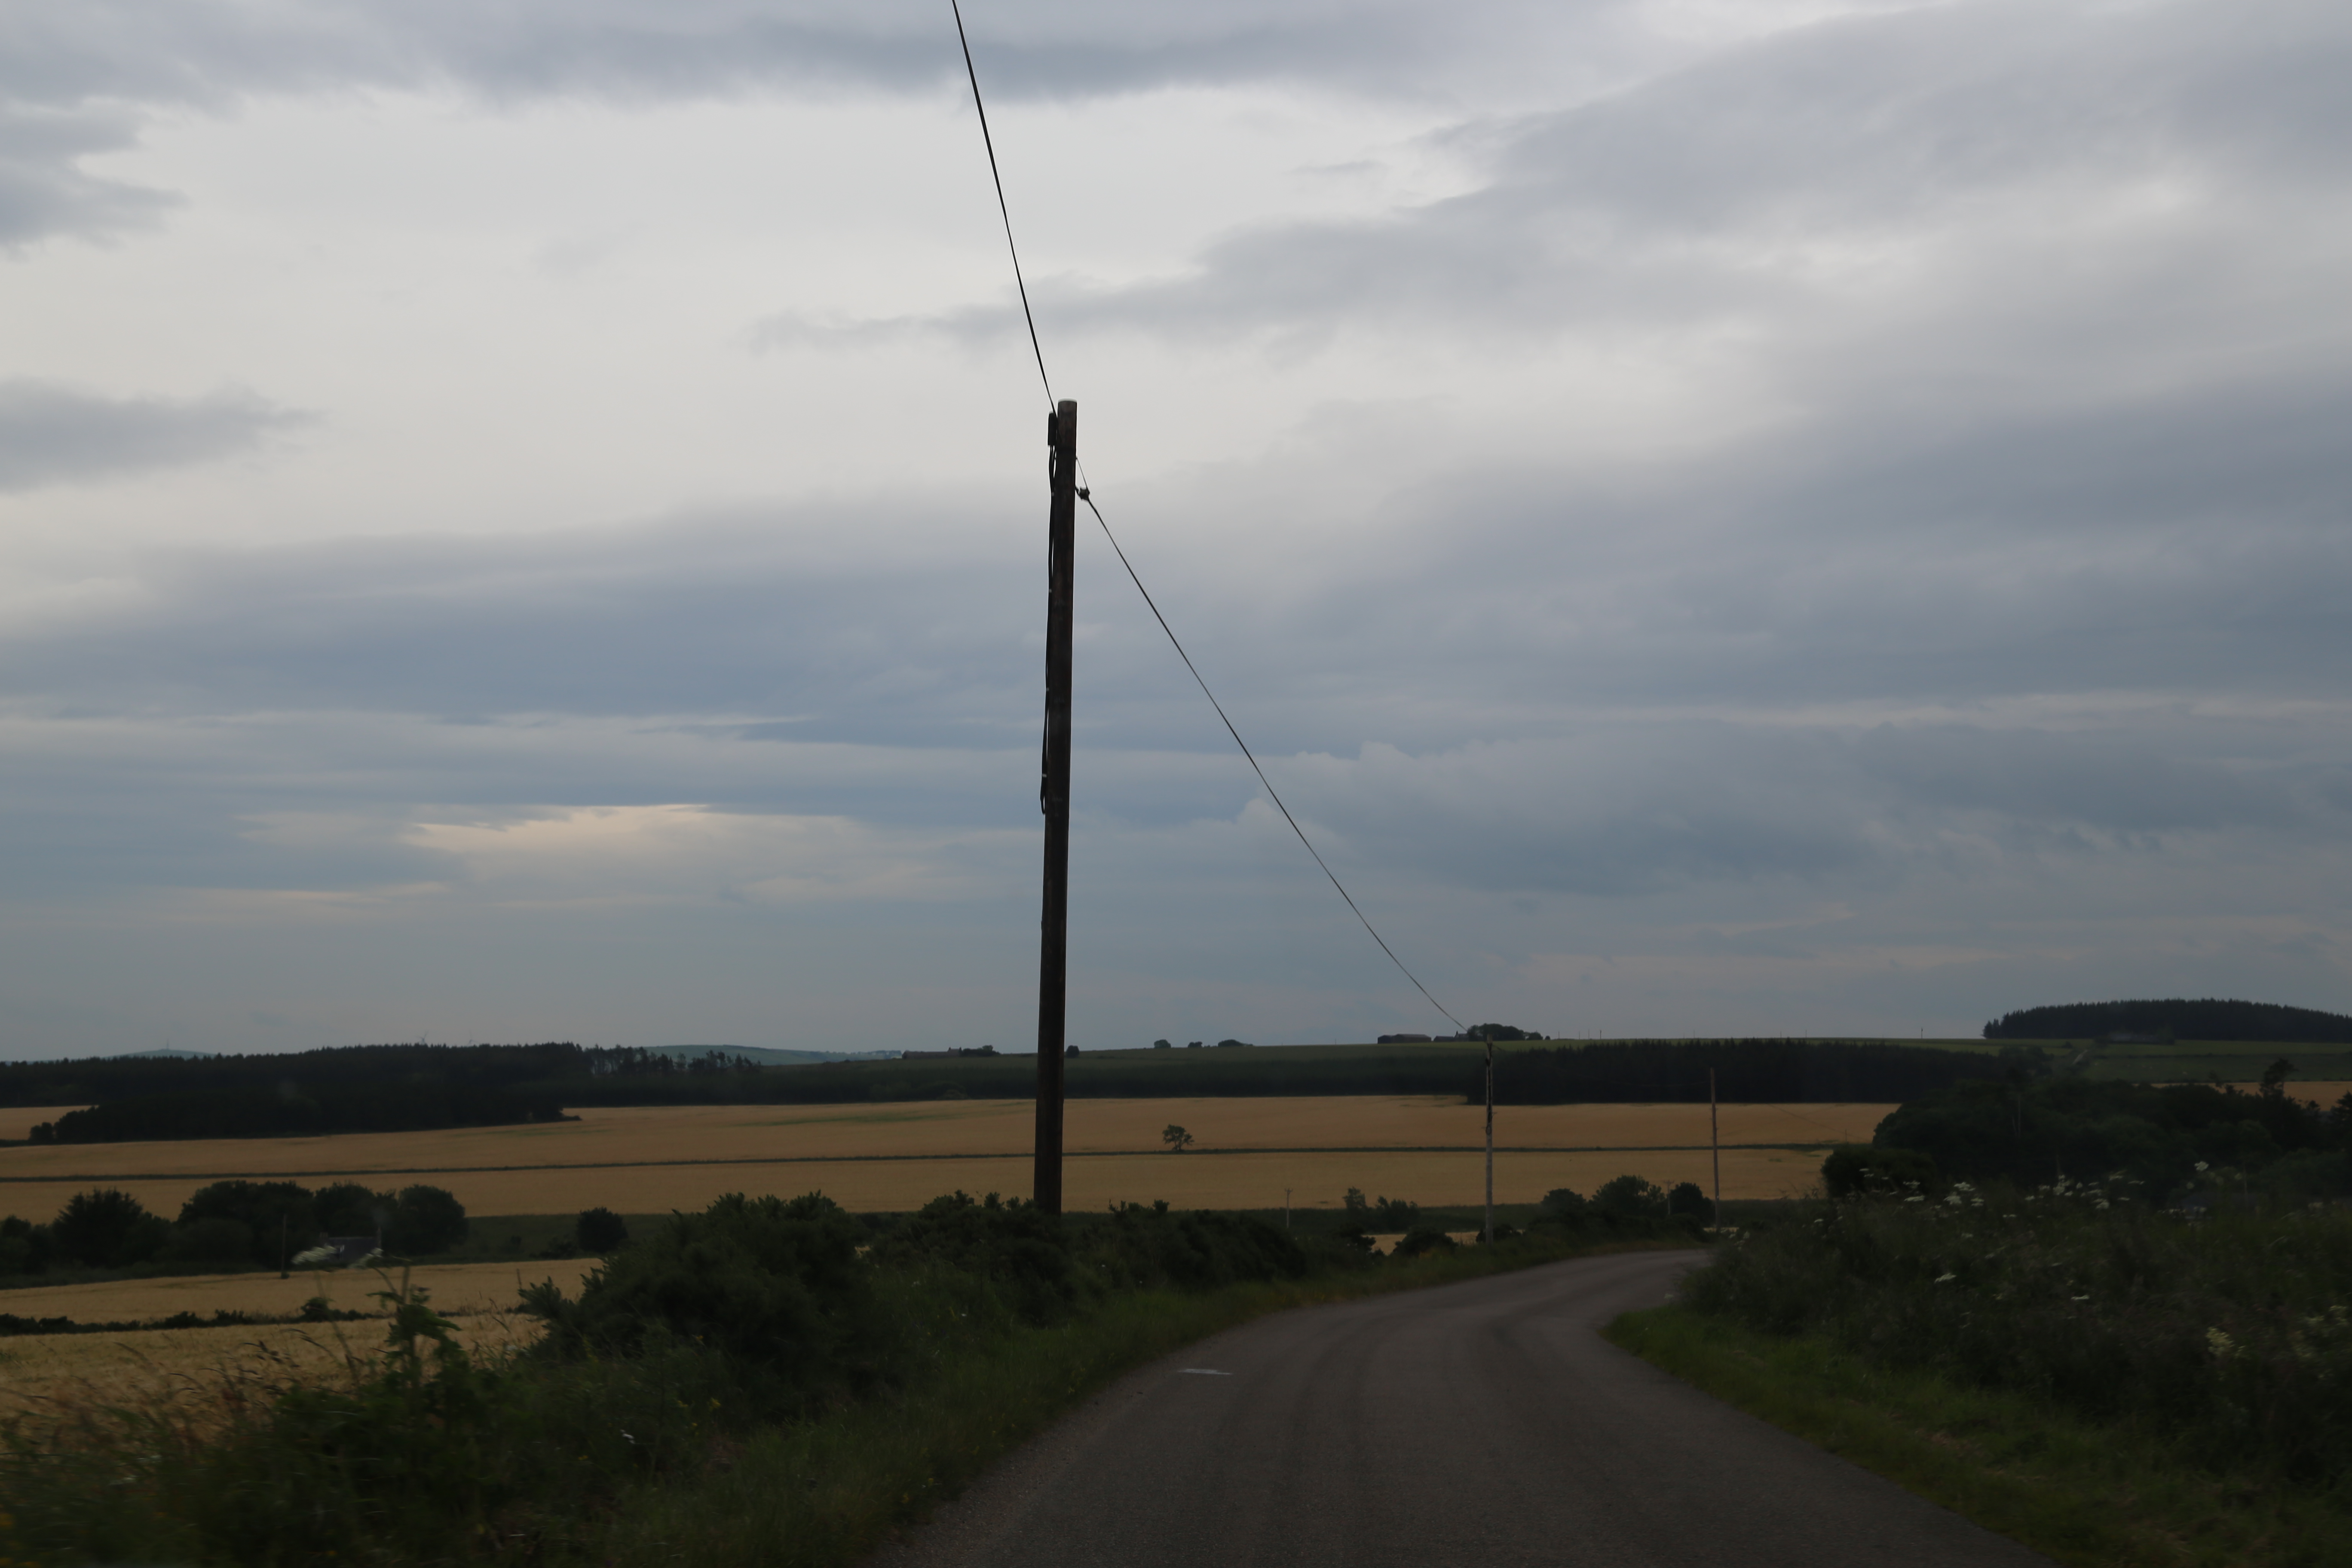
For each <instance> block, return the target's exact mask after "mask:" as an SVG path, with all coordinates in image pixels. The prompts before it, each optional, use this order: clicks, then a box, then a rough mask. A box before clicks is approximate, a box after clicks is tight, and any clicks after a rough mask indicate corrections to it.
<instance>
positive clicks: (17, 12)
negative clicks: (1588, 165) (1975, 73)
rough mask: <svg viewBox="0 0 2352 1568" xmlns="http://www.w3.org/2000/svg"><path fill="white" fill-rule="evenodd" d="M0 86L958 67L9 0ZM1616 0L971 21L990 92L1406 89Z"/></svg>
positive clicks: (538, 15) (902, 30)
mask: <svg viewBox="0 0 2352 1568" xmlns="http://www.w3.org/2000/svg"><path fill="white" fill-rule="evenodd" d="M8 9H9V12H10V17H9V22H10V31H11V42H12V47H11V48H10V50H9V51H8V58H7V61H6V62H5V64H0V92H6V93H8V94H10V95H12V96H16V97H19V98H26V99H33V100H41V101H59V100H67V101H71V100H79V99H88V98H118V99H130V100H151V101H152V100H172V101H199V102H201V101H210V100H220V99H225V98H230V97H234V96H236V95H237V94H240V93H244V92H256V91H259V92H267V91H282V90H302V89H313V88H320V87H337V86H343V85H349V84H370V85H393V86H408V85H417V84H424V83H435V82H454V83H456V84H457V85H459V86H461V87H463V88H467V89H474V90H479V91H485V92H488V93H491V94H493V95H498V96H506V95H527V94H539V93H549V92H604V93H614V94H622V95H633V96H673V95H676V96H702V95H707V94H709V93H713V92H720V91H726V90H729V89H738V88H744V87H753V86H759V87H768V86H791V87H800V88H819V89H821V88H824V87H825V86H827V85H829V84H838V85H844V86H855V87H859V88H869V89H870V88H877V87H878V88H883V89H909V88H919V87H929V86H931V85H934V84H938V83H941V82H945V81H948V80H951V79H953V78H954V77H955V76H956V75H958V74H959V73H960V72H961V66H962V60H961V56H960V55H959V53H958V52H957V48H956V40H955V33H954V26H953V23H952V21H951V20H950V17H949V16H947V14H946V12H945V9H944V7H940V6H934V5H928V4H921V3H919V0H878V3H872V4H859V3H854V0H781V3H779V0H768V3H756V4H755V3H751V0H674V3H673V4H669V5H661V6H652V7H649V6H646V5H642V4H638V3H636V0H585V3H581V0H520V3H517V4H510V5H496V6H484V5H469V4H466V3H464V0H417V3H414V4H404V5H391V4H383V3H382V0H331V3H328V4H320V5H306V6H299V7H291V8H289V7H257V6H253V5H240V4H236V3H235V0H182V3H175V0H87V3H85V4H81V5H72V6H54V5H39V4H37V0H31V3H27V0H19V3H17V4H15V5H11V6H9V7H8ZM967 20H968V22H969V24H970V26H971V31H972V34H973V49H974V53H975V54H976V55H977V56H978V57H979V58H980V61H981V64H982V69H983V70H984V72H985V73H986V75H985V79H986V81H987V82H988V84H989V86H990V88H991V89H992V90H993V91H996V92H999V93H1002V94H1003V95H1005V96H1007V97H1013V96H1050V97H1060V98H1074V97H1086V96H1090V95H1094V94H1099V93H1109V92H1124V91H1132V90H1137V89H1144V88H1150V87H1156V86H1163V85H1169V84H1173V83H1187V82H1210V83H1214V84H1217V85H1230V84H1231V83H1233V82H1234V81H1237V80H1249V79H1268V78H1276V79H1314V80H1318V81H1324V82H1328V83H1333V84H1336V85H1341V86H1356V87H1363V88H1368V89H1374V90H1380V91H1385V92H1402V93H1410V94H1412V95H1414V96H1420V95H1423V94H1425V93H1428V92H1431V91H1433V90H1442V89H1443V88H1444V85H1449V77H1450V76H1451V73H1452V72H1453V71H1454V70H1455V69H1457V68H1459V67H1461V66H1462V65H1463V64H1465V62H1470V61H1475V62H1477V64H1478V65H1479V66H1480V67H1481V68H1482V69H1484V70H1488V71H1491V69H1492V68H1494V67H1495V66H1496V64H1497V63H1498V57H1499V58H1500V63H1503V64H1505V65H1506V66H1507V65H1508V63H1509V60H1510V59H1511V58H1512V57H1517V58H1518V59H1519V60H1520V61H1521V62H1522V67H1523V68H1529V69H1534V68H1540V67H1541V65H1543V64H1544V63H1547V62H1545V61H1541V60H1537V61H1530V60H1528V56H1530V55H1535V56H1539V57H1549V61H1548V63H1549V66H1550V71H1549V74H1550V75H1551V77H1552V78H1553V79H1555V80H1557V79H1559V77H1560V76H1561V75H1569V76H1571V77H1572V76H1575V75H1577V74H1579V73H1580V72H1581V71H1583V70H1585V69H1588V68H1589V62H1590V61H1591V58H1594V57H1597V56H1602V55H1608V56H1622V55H1626V54H1629V53H1637V52H1640V51H1641V50H1642V49H1643V48H1645V47H1654V46H1648V45H1645V44H1643V42H1641V41H1640V40H1639V37H1638V33H1637V29H1636V27H1635V26H1634V23H1633V6H1631V5H1627V4H1625V3H1623V0H1585V3H1583V4H1577V5H1534V4H1525V3H1517V0H1513V3H1491V0H1490V3H1488V4H1482V5H1458V6H1453V7H1449V8H1448V9H1447V10H1445V11H1444V12H1442V13H1441V12H1436V11H1433V10H1432V9H1430V8H1429V7H1427V6H1424V5H1412V4H1407V3H1405V0H1354V3H1343V0H1317V3H1311V4H1299V5H1287V6H1284V7H1281V8H1279V9H1278V10H1275V11H1268V10H1267V9H1266V8H1265V7H1264V6H1262V5H1247V4H1243V3H1241V0H1205V3H1202V4H1196V5H1183V6H1152V7H1136V6H1072V5H1066V4H1059V3H1045V0H1007V3H992V4H986V5H975V6H972V7H971V8H970V11H969V15H968V16H967Z"/></svg>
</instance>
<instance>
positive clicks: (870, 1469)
mask: <svg viewBox="0 0 2352 1568" xmlns="http://www.w3.org/2000/svg"><path fill="white" fill-rule="evenodd" d="M1687 1245H1688V1243H1686V1242H1623V1243H1614V1244H1603V1245H1599V1246H1584V1247H1577V1246H1560V1245H1556V1244H1547V1243H1544V1242H1540V1241H1538V1242H1506V1243H1504V1244H1502V1245H1501V1246H1498V1247H1492V1248H1486V1247H1470V1248H1465V1249H1464V1250H1462V1251H1461V1252H1458V1253H1454V1254H1450V1255H1448V1254H1433V1255H1429V1256H1425V1257H1423V1258H1413V1259H1410V1260H1407V1261H1405V1262H1402V1263H1397V1264H1391V1265H1389V1266H1386V1267H1383V1268H1379V1269H1377V1270H1368V1271H1365V1272H1363V1273H1356V1274H1345V1275H1336V1276H1330V1275H1327V1276H1322V1277H1318V1278H1310V1279H1302V1280H1286V1281H1275V1282H1268V1283H1249V1284H1240V1285H1231V1286H1227V1287H1225V1288H1223V1289H1218V1290H1213V1291H1210V1292H1207V1293H1204V1294H1181V1293H1178V1292H1175V1291H1167V1290H1152V1291H1144V1292H1139V1293H1135V1294H1130V1295H1124V1296H1119V1297H1116V1298H1113V1299H1112V1300H1108V1301H1107V1302H1105V1303H1103V1304H1102V1305H1101V1306H1100V1307H1099V1308H1097V1310H1092V1311H1089V1312H1087V1314H1086V1315H1084V1316H1083V1317H1081V1318H1079V1319H1077V1320H1076V1321H1071V1322H1068V1323H1065V1324H1061V1325H1058V1326H1055V1327H1051V1328H1033V1329H1024V1330H1021V1331H1017V1332H1015V1333H1013V1334H1012V1335H1010V1336H1007V1337H1006V1338H1004V1339H1003V1340H1001V1341H999V1342H996V1343H995V1344H993V1345H992V1346H990V1347H989V1348H988V1349H987V1350H986V1351H985V1352H982V1353H979V1354H976V1355H972V1356H970V1357H965V1358H960V1359H959V1360H958V1361H957V1362H956V1363H953V1364H952V1365H950V1367H949V1368H948V1369H947V1370H946V1371H945V1373H944V1375H942V1376H940V1377H939V1378H937V1379H935V1380H932V1381H931V1382H930V1383H929V1384H928V1385H927V1386H924V1387H922V1388H919V1389H917V1390H912V1391H909V1392H908V1393H907V1394H901V1395H898V1396H896V1397H892V1398H887V1399H878V1400H868V1401H863V1402H860V1403H859V1404H857V1405H853V1406H850V1407H848V1408H845V1409H842V1410H839V1411H835V1412H833V1413H830V1414H827V1415H821V1416H818V1417H816V1418H814V1419H812V1420H808V1421H803V1422H798V1423H793V1424H791V1425H788V1426H776V1427H772V1428H769V1429H768V1430H766V1431H764V1432H762V1433H761V1434H760V1435H759V1436H756V1437H755V1438H753V1439H752V1440H751V1442H749V1443H747V1444H746V1445H745V1447H744V1448H743V1449H742V1451H741V1452H740V1455H738V1456H737V1457H736V1458H735V1459H734V1462H733V1463H731V1464H730V1465H728V1466H727V1467H725V1468H723V1469H719V1470H714V1471H707V1472H705V1473H704V1474H703V1475H701V1476H699V1477H697V1478H695V1479H692V1480H691V1481H689V1482H687V1483H686V1484H681V1482H680V1479H679V1478H675V1477H673V1478H670V1479H667V1480H664V1481H648V1482H645V1483H642V1484H639V1485H636V1486H635V1487H633V1488H632V1489H630V1490H629V1491H627V1492H626V1493H625V1494H623V1495H622V1496H620V1497H618V1498H616V1499H615V1500H614V1504H615V1506H614V1507H613V1508H611V1509H609V1510H604V1513H603V1515H602V1518H601V1521H600V1525H599V1531H598V1534H597V1535H596V1536H595V1537H594V1538H593V1539H581V1540H579V1541H577V1542H576V1543H574V1546H573V1550H576V1551H577V1553H578V1556H579V1558H580V1559H581V1560H583V1561H588V1562H600V1563H614V1564H634V1563H656V1562H662V1563H670V1562H691V1563H706V1564H730V1565H733V1564H741V1565H744V1568H751V1565H754V1564H756V1565H758V1568H839V1565H845V1564H849V1563H856V1562H858V1561H860V1560H861V1559H863V1558H864V1557H865V1556H866V1555H867V1554H868V1553H869V1552H872V1551H873V1550H874V1549H875V1548H876V1547H877V1546H879V1545H880V1544H881V1543H882V1542H883V1541H884V1540H885V1539H887V1537H888V1536H890V1535H891V1534H892V1533H893V1532H894V1531H898V1530H901V1529H903V1528H905V1527H908V1526H910V1525H914V1524H918V1523H919V1522H920V1521H922V1520H923V1519H924V1518H925V1517H926V1516H927V1515H928V1514H929V1511H930V1510H931V1509H932V1508H933V1507H934V1506H936V1505H937V1504H939V1503H940V1502H943V1501H946V1500H950V1499H951V1498H953V1497H955V1496H956V1495H957V1494H958V1493H960V1492H961V1491H962V1490H963V1489H965V1488H966V1487H968V1486H970V1485H971V1483H972V1482H973V1481H974V1480H975V1479H978V1478H979V1477H980V1475H981V1473H982V1471H984V1470H985V1469H986V1468H988V1467H989V1466H990V1465H992V1463H994V1462H995V1461H996V1460H997V1459H999V1458H1003V1456H1004V1455H1006V1454H1007V1453H1010V1452H1011V1451H1012V1450H1013V1449H1014V1448H1015V1447H1019V1446H1020V1445H1021V1444H1022V1443H1024V1442H1025V1441H1027V1440H1028V1439H1029V1438H1031V1437H1033V1436H1036V1435H1037V1434H1038V1433H1039V1432H1041V1431H1043V1430H1044V1429H1045V1427H1046V1426H1050V1425H1051V1424H1052V1423H1053V1422H1054V1421H1055V1420H1056V1419H1058V1418H1059V1417H1060V1416H1061V1415H1064V1414H1066V1412H1068V1411H1069V1410H1071V1409H1072V1408H1074V1407H1075V1406H1076V1405H1079V1404H1081V1403H1083V1402H1084V1401H1085V1400H1086V1399H1087V1398H1088V1397H1089V1396H1090V1395H1092V1394H1095V1393H1097V1391H1099V1390H1101V1389H1102V1388H1104V1387H1107V1386H1108V1384H1111V1383H1113V1382H1116V1381H1117V1380H1118V1378H1119V1377H1121V1376H1123V1375H1125V1374H1126V1373H1129V1372H1132V1371H1134V1370H1135V1369H1136V1368H1137V1367H1139V1366H1143V1365H1145V1364H1147V1363H1150V1362H1151V1361H1153V1360H1155V1359H1156V1358H1158V1357H1160V1356H1162V1355H1166V1354H1168V1353H1169V1352H1172V1351H1175V1350H1178V1349H1181V1347H1183V1346H1184V1345H1187V1344H1190V1343H1192V1342H1194V1341H1197V1340H1201V1339H1204V1338H1206V1337H1208V1336H1209V1335H1211V1334H1213V1333H1217V1332H1219V1331H1223V1330H1225V1329H1230V1328H1234V1327H1235V1326H1237V1325H1239V1324H1242V1323H1245V1322H1248V1321H1251V1320H1252V1319H1255V1318H1259V1317H1263V1316H1265V1314H1267V1313H1269V1312H1278V1311H1284V1310H1289V1309H1291V1308H1296V1307H1310V1306H1318V1305H1322V1304H1325V1303H1328V1302H1332V1301H1339V1300H1352V1299H1356V1298H1360V1297H1365V1296H1373V1295H1381V1294H1385V1293H1387V1292H1390V1291H1396V1290H1412V1289H1427V1288H1429V1287H1432V1286H1437V1285H1449V1284H1454V1283H1456V1282H1459V1281H1462V1280H1466V1279H1482V1278H1485V1277H1487V1276H1489V1275H1495V1274H1502V1273H1507V1272H1510V1271H1512V1270H1515V1269H1520V1268H1533V1267H1536V1266H1538V1265H1540V1264H1546V1263H1553V1262H1559V1261H1562V1260H1564V1259H1567V1258H1580V1257H1588V1256H1593V1255H1596V1254H1600V1253H1604V1252H1631V1251H1646V1250H1652V1249H1654V1248H1656V1247H1668V1246H1687ZM511 1544H512V1545H513V1546H515V1547H520V1548H522V1549H523V1550H524V1551H526V1552H528V1551H530V1550H532V1549H533V1548H534V1547H537V1548H538V1549H540V1550H542V1551H543V1550H544V1546H543V1545H541V1543H534V1542H513V1543H511Z"/></svg>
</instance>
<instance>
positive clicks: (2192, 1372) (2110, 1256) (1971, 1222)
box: [1683, 1178, 2352, 1485]
mask: <svg viewBox="0 0 2352 1568" xmlns="http://www.w3.org/2000/svg"><path fill="white" fill-rule="evenodd" d="M2137 1191H2138V1189H2137V1187H2136V1186H2135V1185H2134V1184H2132V1183H2131V1182H2130V1181H2129V1180H2127V1179H2122V1178H2118V1179H2112V1180H2108V1181H2103V1182H2096V1183H2090V1184H2070V1183H2057V1184H2053V1185H2051V1186H2048V1187H2044V1188H2042V1189H2039V1190H2037V1191H2034V1192H2031V1193H2018V1192H2016V1191H2014V1190H2012V1189H2010V1188H2008V1187H2006V1186H2000V1187H1995V1188H1990V1189H1987V1190H1981V1191H1980V1190H1978V1189H1976V1188H1974V1187H1972V1186H1970V1185H1969V1184H1966V1183H1956V1184H1953V1186H1952V1187H1951V1188H1950V1189H1949V1190H1948V1192H1946V1193H1945V1194H1943V1195H1942V1196H1941V1197H1935V1196H1931V1195H1929V1194H1927V1193H1926V1192H1924V1191H1914V1192H1911V1193H1909V1194H1899V1195H1897V1194H1887V1195H1882V1196H1878V1197H1864V1198H1858V1199H1853V1200H1848V1201H1844V1202H1838V1203H1821V1204H1813V1205H1805V1206H1804V1207H1803V1208H1802V1209H1801V1211H1799V1212H1798V1213H1797V1214H1796V1215H1794V1216H1793V1217H1789V1218H1784V1219H1780V1220H1778V1221H1775V1222H1774V1223H1772V1224H1770V1225H1769V1226H1759V1227H1757V1228H1755V1229H1752V1230H1750V1231H1748V1233H1746V1234H1745V1235H1743V1236H1741V1237H1739V1238H1738V1240H1737V1241H1736V1242H1734V1243H1732V1244H1730V1245H1728V1246H1727V1247H1723V1248H1722V1249H1720V1250H1719V1251H1718V1253H1717V1258H1716V1259H1715V1261H1714V1262H1713V1264H1711V1265H1710V1266H1709V1267H1708V1268H1706V1269H1704V1270H1702V1271H1700V1272H1699V1273H1697V1274H1696V1275H1694V1276H1692V1277H1691V1279H1689V1280H1688V1281H1687V1282H1686V1283H1685V1286H1684V1289H1683V1296H1684V1300H1685V1301H1686V1302H1688V1303H1689V1304H1690V1305H1691V1306H1692V1307H1693V1308H1695V1309H1696V1310H1699V1311H1702V1312H1708V1313H1716V1314H1720V1315H1723V1316H1726V1317H1729V1318H1733V1319H1736V1320H1738V1321H1741V1322H1744V1323H1746V1324H1748V1325H1749V1326H1751V1327H1754V1328H1757V1329H1761V1330H1764V1331H1768V1332H1771V1333H1777V1334H1797V1333H1806V1334H1818V1335H1822V1336H1826V1337H1827V1338H1829V1339H1831V1340H1832V1341H1833V1342H1836V1343H1837V1344H1839V1345H1840V1346H1842V1347H1843V1348H1845V1349H1846V1350H1848V1351H1851V1352H1854V1353H1856V1354H1859V1355H1862V1356H1864V1357H1865V1358H1867V1359H1868V1360H1871V1361H1873V1362H1876V1363H1882V1364H1885V1365H1889V1366H1899V1367H1909V1368H1924V1369H1930V1370H1934V1371H1937V1372H1938V1373H1943V1374H1946V1375H1948V1376H1950V1377H1953V1378H1956V1379H1958V1380H1959V1381H1961V1382H1964V1383H1969V1384H1978V1385H1981V1386H1987V1387H1997V1388H2004V1389H2012V1390H2017V1391H2021V1392H2024V1393H2028V1394H2035V1395H2038V1396H2042V1397H2045V1398H2048V1399H2050V1400H2052V1401H2054V1402H2055V1403H2057V1404H2059V1405H2063V1406H2064V1407H2066V1408H2068V1409H2071V1410H2073V1411H2074V1412H2076V1413H2078V1414H2081V1415H2085V1416H2089V1417H2091V1418H2094V1419H2099V1420H2108V1421H2129V1422H2135V1423H2139V1424H2143V1425H2145V1426H2147V1428H2148V1429H2149V1430H2151V1431H2153V1432H2157V1433H2160V1434H2162V1435H2163V1436H2165V1437H2166V1439H2167V1440H2168V1441H2170V1442H2174V1443H2177V1444H2178V1445H2179V1446H2180V1447H2182V1448H2183V1449H2184V1450H2185V1451H2186V1452H2187V1453H2188V1454H2189V1456H2190V1457H2191V1458H2194V1459H2196V1460H2198V1461H2199V1462H2200V1463H2204V1464H2207V1465H2210V1466H2214V1467H2221V1468H2227V1467H2230V1466H2233V1465H2241V1464H2249V1463H2251V1464H2257V1465H2261V1466H2264V1467H2267V1468H2273V1469H2275V1470H2277V1471H2278V1472H2280V1473H2283V1474H2284V1475H2286V1476H2289V1477H2291V1478H2294V1479H2296V1480H2298V1481H2304V1482H2317V1483H2324V1484H2328V1485H2335V1484H2338V1483H2340V1482H2342V1481H2343V1480H2344V1479H2345V1478H2346V1477H2347V1471H2352V1310H2347V1309H2352V1214H2347V1212H2346V1211H2344V1210H2342V1209H2340V1208H2337V1207H2336V1206H2334V1205H2327V1206H2317V1207H2313V1206H2288V1205H2271V1206H2267V1207H2265V1206H2261V1205H2252V1204H2241V1203H2239V1202H2236V1201H2229V1202H2223V1203H2219V1204H2216V1205H2212V1206H2211V1207H2210V1208H2209V1209H2207V1210H2206V1211H2205V1212H2204V1213H2202V1214H2201V1215H2199V1214H2196V1213H2192V1212H2179V1211H2170V1210H2165V1209H2160V1208H2157V1207H2154V1206H2152V1205H2149V1204H2147V1203H2146V1202H2145V1201H2143V1200H2142V1199H2141V1198H2140V1197H2138V1196H2137ZM2234 1197H2235V1194H2231V1198H2232V1199H2233V1200H2234Z"/></svg>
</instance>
